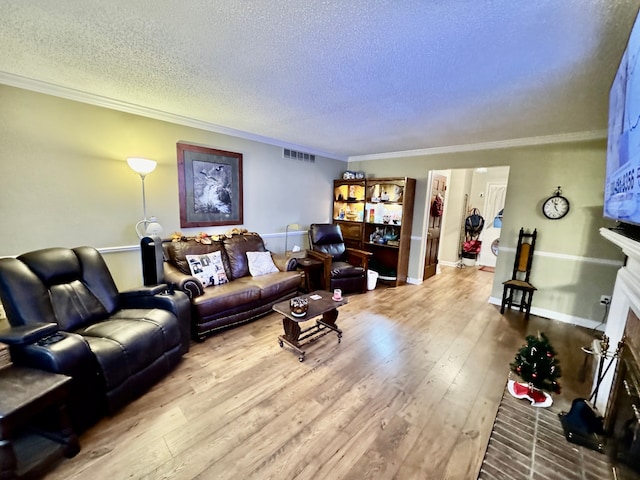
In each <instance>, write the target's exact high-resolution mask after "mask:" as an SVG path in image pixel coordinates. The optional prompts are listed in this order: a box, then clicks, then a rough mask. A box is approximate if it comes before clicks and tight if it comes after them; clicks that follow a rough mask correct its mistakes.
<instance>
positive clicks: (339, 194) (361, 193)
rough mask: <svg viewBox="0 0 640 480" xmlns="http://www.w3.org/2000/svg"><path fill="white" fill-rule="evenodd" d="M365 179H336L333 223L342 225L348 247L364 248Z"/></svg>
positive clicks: (334, 184) (334, 183)
mask: <svg viewBox="0 0 640 480" xmlns="http://www.w3.org/2000/svg"><path fill="white" fill-rule="evenodd" d="M364 205H365V180H334V182H333V223H334V224H337V225H340V229H341V230H342V236H343V238H344V243H345V246H346V247H347V248H358V249H362V234H363V220H364Z"/></svg>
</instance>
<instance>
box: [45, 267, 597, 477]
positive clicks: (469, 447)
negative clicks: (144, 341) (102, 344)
mask: <svg viewBox="0 0 640 480" xmlns="http://www.w3.org/2000/svg"><path fill="white" fill-rule="evenodd" d="M492 279H493V275H492V274H491V273H488V272H483V271H480V270H477V269H475V268H465V269H456V268H446V267H444V268H443V273H442V274H440V275H436V276H435V277H432V278H430V279H429V280H427V281H426V282H424V283H423V284H422V285H420V286H416V285H406V286H402V287H398V288H387V289H385V288H378V289H376V290H375V291H371V292H368V293H367V294H364V295H353V296H350V298H349V304H348V305H346V306H344V307H342V308H341V309H340V315H339V317H338V325H339V327H340V328H341V329H342V330H343V331H344V336H343V338H342V343H340V344H339V343H338V342H337V339H336V336H335V335H333V334H331V335H327V336H325V337H324V338H322V339H320V340H318V341H317V342H316V343H315V344H313V345H311V346H309V348H307V357H306V360H305V361H304V362H303V363H300V362H298V359H297V355H296V354H294V353H293V352H292V351H290V350H287V349H286V346H285V348H284V349H281V348H280V347H279V346H278V342H277V336H278V335H279V334H281V333H282V322H281V319H280V317H279V316H278V315H277V314H275V313H273V314H270V315H268V316H266V317H263V318H262V319H260V320H257V321H255V322H252V323H250V324H247V325H243V326H240V327H238V328H235V329H232V330H228V331H225V332H221V333H219V334H217V335H215V336H212V337H209V338H208V339H207V340H206V341H205V342H203V343H199V344H193V345H192V349H191V351H190V352H189V353H188V354H187V355H186V356H185V358H184V359H183V361H182V363H181V364H180V365H179V366H178V368H176V369H175V370H174V371H173V372H172V374H171V375H169V376H168V377H167V378H166V379H165V380H164V381H162V382H161V383H159V384H158V385H156V386H155V387H154V388H153V389H152V390H151V391H149V392H148V393H147V394H146V395H144V396H143V397H142V398H140V399H139V400H137V401H135V402H133V403H132V404H130V405H128V406H127V407H125V408H124V409H123V410H122V411H120V412H119V413H118V414H117V415H115V416H113V417H111V418H105V419H104V420H103V421H101V422H100V423H99V424H97V425H96V426H95V427H94V428H92V429H91V430H89V431H88V432H86V433H84V434H83V435H82V436H81V437H80V443H81V447H82V450H81V452H80V453H79V454H78V455H77V456H76V457H75V458H73V459H66V460H64V461H62V462H61V463H60V464H58V466H57V467H56V469H55V470H54V471H52V472H51V473H50V474H49V475H48V476H47V477H46V478H48V479H65V480H67V479H84V478H93V479H101V478H107V479H113V480H117V479H124V478H128V479H142V478H144V479H162V478H167V479H168V478H172V479H191V478H201V479H227V478H228V479H234V480H235V479H260V480H264V479H300V480H301V479H316V480H319V479H331V480H334V479H365V478H375V479H392V478H395V479H403V480H404V479H441V478H450V479H475V478H476V477H477V474H478V471H479V468H480V463H481V461H482V457H483V455H484V450H485V448H486V444H487V441H488V438H489V434H490V431H491V426H492V423H493V419H494V417H495V414H496V410H497V407H498V404H499V402H500V398H501V395H502V392H503V389H504V386H505V383H506V380H507V375H508V372H509V362H510V361H512V360H513V357H514V356H515V353H516V350H517V349H518V348H519V347H520V346H521V345H522V344H524V343H525V342H524V337H525V335H527V334H528V333H534V334H535V333H536V332H537V331H539V330H541V331H544V332H545V333H546V334H547V335H548V336H549V339H550V341H551V343H552V344H553V346H554V347H555V348H556V350H557V351H558V355H559V359H560V366H561V368H562V370H563V377H562V378H561V379H560V380H561V385H562V386H563V392H562V393H561V394H560V395H555V396H554V398H555V400H556V403H557V402H565V404H566V405H569V403H570V401H571V400H572V399H573V398H575V397H576V396H585V395H588V392H589V388H590V381H589V380H587V382H586V383H581V382H580V381H578V377H579V370H580V368H581V367H582V364H583V359H584V357H583V355H582V353H581V351H580V347H581V346H582V345H588V344H589V343H590V340H591V338H592V337H593V335H592V333H591V332H589V331H586V330H584V329H581V328H578V327H574V326H570V325H567V324H561V323H559V322H554V321H550V320H546V319H540V318H538V317H535V316H532V317H531V318H530V320H529V322H525V321H524V320H523V318H522V317H523V315H522V314H519V313H517V312H508V313H507V314H506V315H505V316H504V317H503V316H501V315H500V312H499V308H498V307H495V306H493V305H489V304H488V303H487V299H488V297H489V294H490V290H491V282H492ZM587 377H588V378H589V375H587Z"/></svg>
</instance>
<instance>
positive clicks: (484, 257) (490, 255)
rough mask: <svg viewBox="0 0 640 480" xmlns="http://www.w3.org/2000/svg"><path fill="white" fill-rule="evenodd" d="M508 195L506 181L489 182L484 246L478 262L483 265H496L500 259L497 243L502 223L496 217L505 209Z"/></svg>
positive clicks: (485, 206) (486, 194) (483, 235)
mask: <svg viewBox="0 0 640 480" xmlns="http://www.w3.org/2000/svg"><path fill="white" fill-rule="evenodd" d="M506 195H507V184H506V183H487V189H486V191H485V202H484V211H485V212H486V215H485V217H484V229H483V230H482V233H481V234H480V240H481V241H482V247H481V248H480V255H479V256H478V264H479V265H480V266H482V267H495V266H496V261H497V259H498V249H497V245H498V242H499V241H500V230H501V228H500V223H501V222H496V221H495V219H496V217H497V216H498V212H500V210H502V209H504V199H505V197H506Z"/></svg>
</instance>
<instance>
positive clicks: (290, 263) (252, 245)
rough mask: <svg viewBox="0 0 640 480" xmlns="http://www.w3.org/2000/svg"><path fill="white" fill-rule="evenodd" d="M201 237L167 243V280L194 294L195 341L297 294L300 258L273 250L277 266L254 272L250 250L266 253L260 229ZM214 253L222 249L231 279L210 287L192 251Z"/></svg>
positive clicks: (265, 310)
mask: <svg viewBox="0 0 640 480" xmlns="http://www.w3.org/2000/svg"><path fill="white" fill-rule="evenodd" d="M198 240H200V241H198ZM198 240H196V239H195V238H185V237H182V238H179V239H174V240H173V241H165V242H163V251H164V280H165V281H166V282H168V283H169V284H174V285H175V287H176V288H177V289H178V290H181V291H183V292H185V293H186V294H187V295H188V296H189V299H190V300H191V312H192V326H191V334H192V337H193V338H194V339H195V340H198V341H201V340H203V339H204V338H205V337H206V336H207V335H208V334H210V333H212V332H214V331H216V330H218V329H221V328H225V327H229V326H232V325H236V324H239V323H243V322H248V321H250V320H253V319H256V318H258V317H260V316H262V315H265V314H267V313H269V312H271V307H272V306H273V305H274V304H275V303H277V302H280V301H282V300H286V299H288V298H292V297H294V296H295V295H296V294H297V291H298V287H299V286H300V280H301V278H300V273H299V272H298V271H297V270H296V260H295V259H289V258H287V257H285V256H284V255H280V256H279V255H275V254H273V253H271V258H272V259H273V263H274V264H275V266H276V267H277V269H278V271H277V272H273V273H267V274H264V275H258V276H252V275H251V273H250V269H249V266H250V265H249V260H248V258H247V252H267V249H266V248H265V246H264V241H263V240H262V237H260V235H258V234H257V233H255V232H251V233H243V234H233V235H221V236H219V237H213V238H211V237H207V238H206V239H205V240H204V241H203V240H202V239H198ZM214 252H220V256H221V260H222V265H223V266H224V273H225V274H226V277H227V280H228V282H227V283H222V284H219V285H209V286H206V287H205V286H203V282H202V281H200V280H199V279H198V278H196V276H194V275H193V274H192V272H191V268H190V266H189V259H188V258H187V256H202V255H206V254H209V253H214Z"/></svg>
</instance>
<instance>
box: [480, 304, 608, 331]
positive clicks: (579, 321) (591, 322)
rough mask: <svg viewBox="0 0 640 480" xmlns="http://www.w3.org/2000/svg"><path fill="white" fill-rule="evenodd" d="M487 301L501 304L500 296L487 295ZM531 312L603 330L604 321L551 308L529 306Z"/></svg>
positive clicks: (550, 318)
mask: <svg viewBox="0 0 640 480" xmlns="http://www.w3.org/2000/svg"><path fill="white" fill-rule="evenodd" d="M489 303H490V304H492V305H497V306H500V305H501V304H502V299H501V298H496V297H489ZM511 309H512V310H517V309H518V307H515V308H514V307H511ZM531 314H532V315H536V316H538V317H543V318H548V319H549V320H557V321H558V322H563V323H570V324H571V325H577V326H578V327H584V328H589V329H592V330H594V329H595V330H599V331H602V332H604V328H605V325H606V324H605V323H602V322H598V321H596V320H591V319H589V318H582V317H576V316H575V315H567V314H566V313H560V312H554V311H552V310H546V309H544V308H537V307H533V306H532V307H531Z"/></svg>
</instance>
